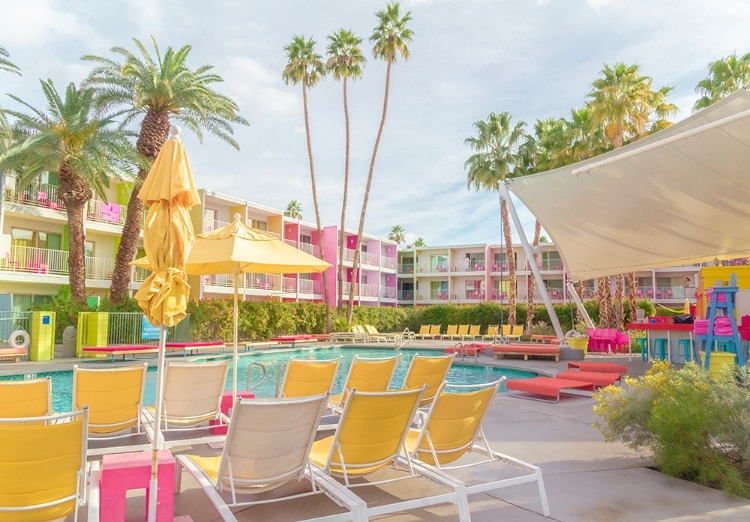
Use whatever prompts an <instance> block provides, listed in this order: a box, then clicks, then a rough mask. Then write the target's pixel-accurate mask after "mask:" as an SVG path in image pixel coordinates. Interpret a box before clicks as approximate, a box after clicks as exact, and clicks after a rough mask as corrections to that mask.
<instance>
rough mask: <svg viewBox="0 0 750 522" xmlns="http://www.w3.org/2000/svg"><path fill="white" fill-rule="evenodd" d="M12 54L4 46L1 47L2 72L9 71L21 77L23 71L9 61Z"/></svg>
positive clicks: (0, 62)
mask: <svg viewBox="0 0 750 522" xmlns="http://www.w3.org/2000/svg"><path fill="white" fill-rule="evenodd" d="M9 58H10V53H8V50H7V49H5V47H3V46H2V45H0V71H8V72H11V73H15V74H17V75H18V76H21V69H20V68H19V67H18V66H17V65H16V64H14V63H13V62H11V61H10V60H9Z"/></svg>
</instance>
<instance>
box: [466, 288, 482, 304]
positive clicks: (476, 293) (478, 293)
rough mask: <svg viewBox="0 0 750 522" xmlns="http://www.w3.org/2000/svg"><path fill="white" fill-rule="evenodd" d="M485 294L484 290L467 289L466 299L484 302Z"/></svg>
mask: <svg viewBox="0 0 750 522" xmlns="http://www.w3.org/2000/svg"><path fill="white" fill-rule="evenodd" d="M484 298H485V293H484V290H469V289H467V290H466V291H465V293H464V299H471V300H474V301H478V300H479V301H481V300H484Z"/></svg>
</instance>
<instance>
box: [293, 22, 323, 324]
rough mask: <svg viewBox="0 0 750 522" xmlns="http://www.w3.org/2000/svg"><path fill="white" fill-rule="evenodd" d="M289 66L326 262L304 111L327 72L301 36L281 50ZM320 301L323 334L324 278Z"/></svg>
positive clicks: (313, 164) (310, 45)
mask: <svg viewBox="0 0 750 522" xmlns="http://www.w3.org/2000/svg"><path fill="white" fill-rule="evenodd" d="M284 50H285V51H286V54H287V58H288V62H287V65H286V67H284V71H283V73H282V75H281V77H282V79H283V80H284V82H285V83H286V84H287V85H288V84H292V85H297V84H301V85H302V106H303V109H304V112H305V137H306V139H307V159H308V161H309V163H310V184H311V186H312V197H313V207H314V208H315V223H316V225H317V227H318V246H319V248H320V258H321V259H325V254H324V252H323V227H322V225H321V224H320V209H319V208H318V188H317V185H316V183H315V162H314V161H313V153H312V142H311V141H310V115H309V114H308V111H307V89H308V88H310V89H311V88H313V87H315V86H316V85H317V84H318V82H319V81H320V80H321V79H322V78H323V77H324V76H325V74H326V68H325V65H324V64H323V57H322V56H320V55H319V54H317V53H316V52H315V41H314V40H313V39H312V38H310V39H309V40H306V39H305V37H304V36H302V35H299V36H297V35H295V36H294V37H293V38H292V43H290V44H289V45H287V46H286V47H284ZM323 299H324V300H325V309H326V332H330V331H331V309H330V307H329V306H328V282H327V278H326V277H325V275H324V276H323Z"/></svg>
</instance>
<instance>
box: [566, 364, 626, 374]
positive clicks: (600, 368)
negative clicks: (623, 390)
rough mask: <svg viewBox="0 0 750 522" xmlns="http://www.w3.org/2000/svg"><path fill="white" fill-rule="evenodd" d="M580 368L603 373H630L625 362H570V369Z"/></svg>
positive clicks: (583, 370) (584, 370) (585, 370)
mask: <svg viewBox="0 0 750 522" xmlns="http://www.w3.org/2000/svg"><path fill="white" fill-rule="evenodd" d="M571 368H578V369H579V370H581V371H582V372H602V373H619V374H621V375H622V374H626V373H628V367H627V366H625V365H623V364H615V363H608V362H580V361H577V362H569V363H568V369H569V370H570V369H571Z"/></svg>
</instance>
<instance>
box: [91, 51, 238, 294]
mask: <svg viewBox="0 0 750 522" xmlns="http://www.w3.org/2000/svg"><path fill="white" fill-rule="evenodd" d="M133 41H134V42H135V46H136V47H137V49H138V53H139V55H136V54H133V53H131V52H130V51H128V50H127V49H125V48H123V47H113V48H112V52H113V53H115V54H116V55H118V56H119V57H120V58H121V59H122V62H119V61H117V60H114V59H109V58H103V57H100V56H84V57H83V58H82V59H83V60H86V61H90V62H93V63H94V64H95V67H94V69H93V70H92V71H91V72H90V73H89V75H88V78H87V79H86V82H85V85H87V86H91V87H94V88H96V90H97V95H96V99H97V103H98V104H99V105H100V106H101V107H104V108H110V107H116V106H117V107H124V108H126V109H127V113H126V116H125V119H124V124H125V125H127V124H128V123H130V122H132V121H133V120H135V119H136V118H140V117H142V118H143V119H142V120H141V125H140V132H139V135H138V139H137V141H136V148H137V150H138V152H139V153H140V154H141V155H142V156H143V157H144V158H146V159H147V160H148V162H147V163H149V164H150V163H151V162H153V161H154V159H156V155H157V154H158V153H159V151H160V150H161V148H162V146H163V145H164V142H165V141H166V140H167V135H168V133H169V126H170V119H172V118H173V119H174V120H175V121H177V122H180V123H181V124H182V125H184V126H185V127H187V128H188V129H190V130H192V131H193V132H194V133H195V134H196V135H197V136H198V139H199V140H200V141H203V132H204V131H206V130H207V131H208V132H210V133H211V134H214V135H215V136H218V137H219V138H220V139H222V140H224V141H225V142H227V143H229V144H230V145H231V146H232V147H234V148H235V149H238V150H239V148H240V147H239V145H238V144H237V142H236V141H235V140H234V139H233V138H232V135H233V134H234V131H233V128H232V124H240V125H247V121H245V119H244V118H242V117H240V116H238V114H237V113H238V111H239V107H238V106H237V104H236V103H235V102H234V101H233V100H231V99H230V98H228V97H227V96H225V95H223V94H221V93H219V92H217V91H215V90H213V88H212V85H213V84H215V83H220V82H222V81H223V80H222V78H221V77H220V76H219V75H217V74H215V73H213V72H212V69H213V67H212V66H210V65H202V66H200V67H198V68H197V69H195V70H191V69H189V68H188V66H187V64H186V62H187V58H188V55H189V54H190V50H191V47H190V46H189V45H185V46H183V47H181V48H180V49H178V50H177V51H174V50H173V49H172V48H171V47H167V50H166V52H165V53H164V54H163V55H162V54H161V52H160V51H159V46H158V45H157V44H156V40H154V39H153V38H152V42H153V45H154V55H152V54H151V53H150V52H149V50H148V49H146V47H145V46H144V45H143V44H142V43H141V42H140V41H138V40H136V39H133ZM147 175H148V167H143V168H140V169H139V170H138V179H137V180H136V183H135V185H134V187H133V191H132V193H131V195H130V201H129V202H128V211H127V215H126V217H125V225H124V226H123V229H122V237H121V239H120V246H119V247H118V249H117V258H116V260H115V268H114V271H113V273H112V284H111V286H110V301H111V302H114V303H119V302H122V301H123V300H124V299H125V298H126V297H127V294H128V289H129V287H130V264H129V263H130V262H131V261H132V260H133V258H134V256H135V253H136V247H137V244H138V238H139V235H140V230H141V220H142V217H143V202H142V201H141V200H140V199H138V197H137V196H138V192H139V190H140V185H141V183H143V181H144V180H145V179H146V176H147Z"/></svg>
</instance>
